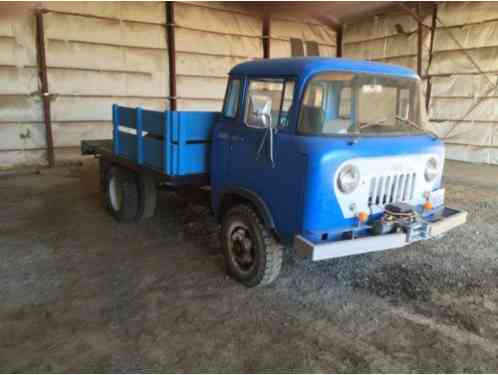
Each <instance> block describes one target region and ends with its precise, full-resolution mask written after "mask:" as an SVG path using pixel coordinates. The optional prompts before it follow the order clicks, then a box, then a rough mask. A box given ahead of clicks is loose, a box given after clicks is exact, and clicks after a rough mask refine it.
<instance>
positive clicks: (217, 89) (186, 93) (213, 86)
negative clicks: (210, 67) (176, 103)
mask: <svg viewBox="0 0 498 375" xmlns="http://www.w3.org/2000/svg"><path fill="white" fill-rule="evenodd" d="M176 85H177V89H178V90H179V91H180V92H181V93H182V97H186V98H202V99H203V98H209V99H218V100H223V98H224V96H225V91H226V87H227V79H225V78H208V77H182V76H180V77H178V78H177V81H176Z"/></svg>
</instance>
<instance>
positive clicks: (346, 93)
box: [339, 87, 351, 120]
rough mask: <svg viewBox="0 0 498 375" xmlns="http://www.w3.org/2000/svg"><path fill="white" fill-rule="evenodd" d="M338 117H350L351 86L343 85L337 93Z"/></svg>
mask: <svg viewBox="0 0 498 375" xmlns="http://www.w3.org/2000/svg"><path fill="white" fill-rule="evenodd" d="M339 118H340V119H342V120H348V119H350V118H351V87H343V88H342V89H341V91H340V94H339Z"/></svg>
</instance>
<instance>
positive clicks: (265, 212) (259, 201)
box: [215, 186, 275, 230]
mask: <svg viewBox="0 0 498 375" xmlns="http://www.w3.org/2000/svg"><path fill="white" fill-rule="evenodd" d="M233 197H238V198H240V200H241V201H247V202H249V203H250V204H252V205H253V206H254V208H255V209H256V211H257V213H258V214H259V216H260V218H261V220H263V224H264V225H265V227H267V228H270V229H273V230H275V222H274V221H273V215H272V214H271V211H270V209H269V208H268V205H267V204H266V203H265V201H264V200H263V198H261V197H260V196H259V195H258V194H257V193H255V192H253V191H251V190H248V189H245V188H242V187H235V186H233V187H229V188H227V189H225V190H224V191H223V193H222V194H221V197H220V204H219V205H218V207H216V209H215V214H216V217H217V218H218V220H220V221H221V216H222V214H223V207H224V205H226V202H227V200H231V199H233Z"/></svg>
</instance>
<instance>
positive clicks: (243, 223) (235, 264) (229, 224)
mask: <svg viewBox="0 0 498 375" xmlns="http://www.w3.org/2000/svg"><path fill="white" fill-rule="evenodd" d="M221 236H222V239H221V240H222V246H223V254H224V257H225V266H226V269H227V273H228V274H229V275H230V276H232V277H233V278H234V279H236V280H238V281H239V282H241V283H242V284H244V285H246V286H248V287H255V286H263V285H268V284H270V283H272V282H273V281H274V280H275V279H276V278H277V277H278V275H279V273H280V269H281V267H282V253H283V249H282V246H281V245H280V244H279V243H278V241H277V240H276V238H275V237H274V236H273V234H272V233H271V232H270V231H269V230H268V229H267V228H265V226H264V225H263V223H262V221H261V219H260V218H259V216H258V215H257V214H256V212H255V211H254V210H253V209H252V208H251V207H249V206H247V205H245V204H242V205H238V206H235V207H233V208H231V209H229V210H228V211H227V212H226V214H225V215H224V217H223V222H222V230H221Z"/></svg>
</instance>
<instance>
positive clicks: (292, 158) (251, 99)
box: [228, 79, 305, 241]
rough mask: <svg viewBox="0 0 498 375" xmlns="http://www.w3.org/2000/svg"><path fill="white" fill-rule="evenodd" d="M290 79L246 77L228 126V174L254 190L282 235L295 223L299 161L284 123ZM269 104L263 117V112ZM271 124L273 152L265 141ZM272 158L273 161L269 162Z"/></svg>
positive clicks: (288, 115) (288, 233)
mask: <svg viewBox="0 0 498 375" xmlns="http://www.w3.org/2000/svg"><path fill="white" fill-rule="evenodd" d="M294 86H295V82H294V80H290V79H289V80H285V79H248V80H247V81H246V91H245V92H246V95H244V97H243V101H242V106H241V110H242V111H241V116H240V117H239V121H237V122H235V123H233V124H232V125H233V126H232V127H231V131H230V133H231V137H230V140H231V146H230V158H229V162H228V179H229V183H230V185H231V186H236V187H242V188H244V189H247V190H250V191H251V192H254V193H256V194H257V195H258V196H259V197H260V198H261V199H263V201H264V202H265V204H266V205H267V206H268V208H269V209H270V212H271V214H272V216H273V220H274V222H275V225H276V227H277V230H278V232H279V234H280V236H281V239H282V240H289V241H290V240H292V234H293V233H295V231H296V230H297V227H298V224H299V216H298V210H299V207H300V204H299V202H300V189H301V186H302V183H301V182H302V176H303V174H304V168H305V165H304V160H303V158H302V157H300V156H299V155H298V154H297V151H296V148H295V147H294V135H293V134H292V133H291V131H290V129H289V127H288V126H287V125H288V123H289V121H290V118H291V116H293V115H294V114H295V112H297V111H294V110H293V96H294ZM265 108H266V110H267V111H268V109H269V108H271V111H269V112H270V116H268V118H266V120H264V119H263V118H264V116H261V114H262V113H263V111H264V110H265ZM268 125H270V126H271V127H272V129H273V155H272V152H271V151H272V150H271V145H270V129H269V128H268ZM272 159H273V161H272Z"/></svg>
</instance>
